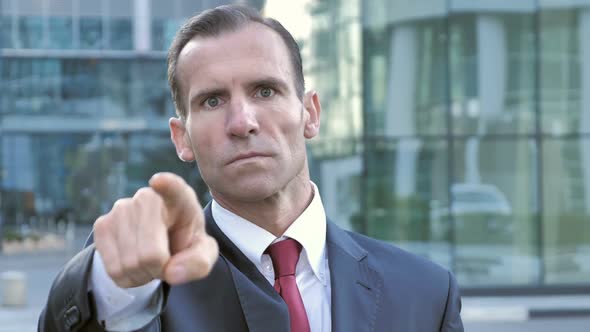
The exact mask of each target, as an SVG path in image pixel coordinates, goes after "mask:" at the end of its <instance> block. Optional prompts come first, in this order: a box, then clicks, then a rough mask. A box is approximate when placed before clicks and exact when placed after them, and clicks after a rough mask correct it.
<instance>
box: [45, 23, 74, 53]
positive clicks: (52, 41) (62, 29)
mask: <svg viewBox="0 0 590 332" xmlns="http://www.w3.org/2000/svg"><path fill="white" fill-rule="evenodd" d="M72 33H73V31H72V18H71V17H50V18H49V45H48V47H49V48H56V49H70V48H72V47H73V44H74V40H73V35H72Z"/></svg>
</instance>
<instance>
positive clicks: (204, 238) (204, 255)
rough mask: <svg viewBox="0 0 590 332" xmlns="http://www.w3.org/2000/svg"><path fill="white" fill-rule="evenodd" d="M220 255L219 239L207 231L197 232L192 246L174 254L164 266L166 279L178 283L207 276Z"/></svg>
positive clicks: (173, 283) (168, 281) (174, 283)
mask: <svg viewBox="0 0 590 332" xmlns="http://www.w3.org/2000/svg"><path fill="white" fill-rule="evenodd" d="M218 257H219V246H218V245H217V241H215V239H214V238H213V237H211V236H209V235H207V234H206V233H204V232H203V233H199V234H195V236H194V238H193V242H192V244H191V246H190V247H188V248H187V249H185V250H182V251H180V252H178V253H177V254H176V255H174V256H172V257H171V258H170V260H169V261H168V263H167V264H166V267H165V268H164V280H165V281H166V282H167V283H169V284H171V285H177V284H181V283H185V282H189V281H193V280H199V279H203V278H205V277H206V276H207V275H209V273H210V272H211V269H212V268H213V265H214V264H215V262H216V261H217V258H218Z"/></svg>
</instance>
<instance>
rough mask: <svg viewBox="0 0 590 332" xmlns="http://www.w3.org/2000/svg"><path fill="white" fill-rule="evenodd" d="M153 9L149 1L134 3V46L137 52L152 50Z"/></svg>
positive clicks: (138, 0) (140, 0)
mask: <svg viewBox="0 0 590 332" xmlns="http://www.w3.org/2000/svg"><path fill="white" fill-rule="evenodd" d="M151 23H152V21H151V7H150V1H149V0H134V1H133V41H134V42H133V45H134V48H135V50H136V51H149V50H151V48H152V27H151Z"/></svg>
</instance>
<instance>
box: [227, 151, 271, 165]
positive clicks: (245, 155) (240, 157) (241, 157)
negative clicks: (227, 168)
mask: <svg viewBox="0 0 590 332" xmlns="http://www.w3.org/2000/svg"><path fill="white" fill-rule="evenodd" d="M264 157H270V155H268V154H265V153H259V152H248V153H240V154H238V155H237V156H235V157H233V158H232V159H231V160H230V161H229V162H228V163H227V165H230V164H233V163H236V162H239V161H245V160H249V159H256V158H264Z"/></svg>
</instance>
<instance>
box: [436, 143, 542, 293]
mask: <svg viewBox="0 0 590 332" xmlns="http://www.w3.org/2000/svg"><path fill="white" fill-rule="evenodd" d="M536 162H537V147H536V145H535V142H534V141H533V140H529V139H517V140H514V139H508V138H506V139H501V140H492V139H489V140H488V139H481V138H477V137H472V138H468V139H465V140H456V141H455V142H454V153H453V166H454V178H455V181H454V182H452V183H451V184H450V187H449V190H450V193H451V200H450V205H448V206H445V208H444V210H443V211H444V212H447V213H450V215H451V216H452V217H453V221H454V223H453V224H454V239H455V243H456V249H455V252H456V257H455V270H454V272H455V274H456V275H457V278H458V280H459V281H460V283H461V285H462V286H466V287H476V286H484V285H485V286H490V285H496V286H502V285H504V286H506V285H519V284H520V285H530V284H536V283H538V281H539V278H540V275H539V272H540V260H539V252H538V250H539V241H538V234H539V233H538V227H537V225H538V216H539V214H538V213H539V211H538V210H539V209H538V204H537V196H538V190H539V189H538V185H537V172H536V170H537V165H536Z"/></svg>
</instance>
